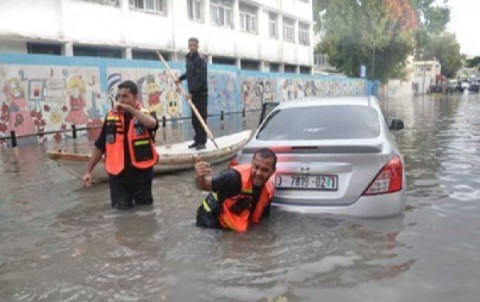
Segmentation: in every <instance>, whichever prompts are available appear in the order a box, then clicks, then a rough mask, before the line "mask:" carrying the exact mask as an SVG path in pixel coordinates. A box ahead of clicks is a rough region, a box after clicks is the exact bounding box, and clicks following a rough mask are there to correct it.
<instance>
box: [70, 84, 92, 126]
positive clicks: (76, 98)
mask: <svg viewBox="0 0 480 302" xmlns="http://www.w3.org/2000/svg"><path fill="white" fill-rule="evenodd" d="M85 92H86V84H85V81H84V80H82V78H81V76H73V77H71V78H70V79H68V81H67V94H68V104H69V105H70V111H69V112H68V114H67V116H66V117H65V122H67V123H69V124H76V125H84V124H86V123H87V122H88V116H87V114H86V113H85V112H84V111H83V110H84V109H85V108H86V107H87V102H86V101H85Z"/></svg>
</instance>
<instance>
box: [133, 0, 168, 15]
mask: <svg viewBox="0 0 480 302" xmlns="http://www.w3.org/2000/svg"><path fill="white" fill-rule="evenodd" d="M148 4H151V6H150V7H147V6H149V5H148ZM128 7H129V9H130V10H138V11H143V12H146V13H151V14H158V15H163V16H165V15H167V3H166V0H128Z"/></svg>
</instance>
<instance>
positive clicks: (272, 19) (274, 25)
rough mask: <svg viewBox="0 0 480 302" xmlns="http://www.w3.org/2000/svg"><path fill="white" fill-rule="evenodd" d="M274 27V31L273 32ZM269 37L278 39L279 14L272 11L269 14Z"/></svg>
mask: <svg viewBox="0 0 480 302" xmlns="http://www.w3.org/2000/svg"><path fill="white" fill-rule="evenodd" d="M272 29H274V30H273V33H272ZM268 37H269V38H270V39H276V40H278V38H279V35H278V15H274V14H272V13H269V14H268Z"/></svg>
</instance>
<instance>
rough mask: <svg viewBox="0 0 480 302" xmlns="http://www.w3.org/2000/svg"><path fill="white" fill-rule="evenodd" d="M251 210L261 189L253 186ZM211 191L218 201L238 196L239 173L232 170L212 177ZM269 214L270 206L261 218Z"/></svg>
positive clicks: (240, 185)
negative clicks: (215, 194) (216, 195)
mask: <svg viewBox="0 0 480 302" xmlns="http://www.w3.org/2000/svg"><path fill="white" fill-rule="evenodd" d="M252 189H253V194H252V195H253V196H252V202H253V205H252V209H255V207H256V205H257V203H258V199H259V198H260V193H261V192H262V187H259V186H255V185H254V186H253V188H252ZM212 191H214V192H216V193H217V194H218V200H221V201H223V200H225V199H227V198H229V197H232V196H235V195H238V194H240V193H241V191H242V179H241V176H240V173H239V172H238V171H236V170H234V169H227V170H225V171H223V172H220V173H218V174H216V175H214V176H213V177H212ZM269 214H270V204H268V206H267V207H266V208H265V210H264V211H263V216H268V215H269Z"/></svg>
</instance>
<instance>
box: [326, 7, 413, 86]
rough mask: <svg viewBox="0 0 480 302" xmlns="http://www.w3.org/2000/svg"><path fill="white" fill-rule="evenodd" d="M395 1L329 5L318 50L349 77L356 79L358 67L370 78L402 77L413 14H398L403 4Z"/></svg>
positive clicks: (382, 79)
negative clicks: (363, 68)
mask: <svg viewBox="0 0 480 302" xmlns="http://www.w3.org/2000/svg"><path fill="white" fill-rule="evenodd" d="M394 1H397V2H394ZM394 1H384V0H357V1H355V0H349V1H347V0H336V1H331V2H329V4H328V7H327V10H328V13H327V14H326V15H325V17H324V23H323V24H322V25H323V29H324V31H325V34H324V36H323V37H322V41H321V42H320V44H319V45H318V47H317V50H318V51H319V52H322V53H326V54H327V55H328V58H329V64H331V65H333V66H336V67H337V69H338V70H339V71H341V72H343V73H345V74H347V75H348V76H353V77H357V76H358V75H359V70H360V66H361V65H366V66H367V70H368V75H369V78H371V79H378V80H380V81H382V82H386V81H387V80H388V79H389V78H398V77H402V75H403V66H404V62H405V61H406V59H407V56H408V54H409V53H411V52H412V51H413V42H414V35H413V30H412V28H413V24H414V21H415V20H414V14H411V13H410V14H409V12H408V11H406V12H402V11H398V10H399V9H401V6H402V5H400V6H399V5H398V0H394ZM400 2H402V1H400ZM389 3H390V4H393V6H389V5H388V4H389ZM403 4H405V2H403ZM406 5H408V3H406ZM407 9H408V7H407Z"/></svg>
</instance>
